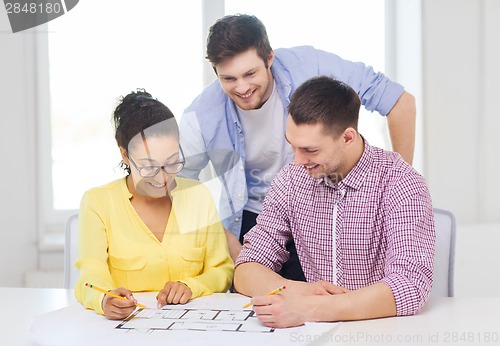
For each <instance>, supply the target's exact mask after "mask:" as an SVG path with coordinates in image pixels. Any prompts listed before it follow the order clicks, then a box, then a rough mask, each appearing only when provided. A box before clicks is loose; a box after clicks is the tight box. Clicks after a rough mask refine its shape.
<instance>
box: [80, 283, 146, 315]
mask: <svg viewBox="0 0 500 346" xmlns="http://www.w3.org/2000/svg"><path fill="white" fill-rule="evenodd" d="M85 286H87V287H90V288H93V289H95V290H98V291H99V292H102V293H104V294H107V295H108V296H111V297H114V298H118V299H121V300H128V298H126V297H122V296H119V295H118V294H114V293H111V292H110V291H106V290H105V289H102V288H100V287H97V286H95V285H92V284H89V283H88V282H87V283H85ZM135 305H137V306H138V307H140V308H142V309H147V307H146V305H143V304H139V303H135Z"/></svg>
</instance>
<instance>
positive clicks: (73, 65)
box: [48, 0, 203, 211]
mask: <svg viewBox="0 0 500 346" xmlns="http://www.w3.org/2000/svg"><path fill="white" fill-rule="evenodd" d="M48 32H49V34H48V58H49V71H50V74H49V81H50V83H49V85H50V121H51V139H50V142H51V143H50V148H51V149H50V153H49V155H48V159H49V160H50V161H51V163H52V167H51V172H50V173H49V176H51V179H50V180H51V185H52V191H51V192H52V201H48V204H49V205H50V207H52V208H53V209H54V210H56V211H58V210H66V209H77V208H78V207H79V203H80V198H81V196H82V194H83V192H84V191H85V190H87V189H89V188H91V187H94V186H98V185H102V184H105V183H107V182H109V181H111V180H113V179H117V178H118V177H120V176H123V174H122V172H121V171H120V170H119V169H117V168H116V167H117V165H118V164H119V162H120V161H121V158H120V155H119V150H118V148H117V146H116V142H115V140H114V132H113V127H112V122H111V116H112V111H113V109H114V107H115V106H116V102H117V101H118V97H119V96H121V95H125V94H127V93H129V92H130V91H133V90H135V89H136V88H145V89H146V90H147V91H148V92H150V93H151V94H152V95H153V96H154V97H156V98H158V99H159V100H160V101H162V102H163V103H165V104H166V105H167V106H168V107H169V108H170V109H171V110H172V112H173V113H174V114H175V115H176V116H179V117H180V115H181V114H182V111H183V109H184V108H185V107H186V106H187V105H189V103H190V102H191V101H192V99H193V98H194V97H195V96H196V94H198V93H199V92H200V90H201V88H202V77H201V70H202V62H203V38H202V34H201V33H202V29H201V1H189V2H184V1H175V2H171V1H154V0H147V1H144V0H143V1H140V2H139V1H123V0H107V1H98V0H87V1H80V2H79V4H78V6H77V7H75V9H74V10H72V11H70V12H68V14H66V15H65V16H63V17H61V18H59V19H57V20H54V21H51V22H49V24H48ZM50 161H49V162H50Z"/></svg>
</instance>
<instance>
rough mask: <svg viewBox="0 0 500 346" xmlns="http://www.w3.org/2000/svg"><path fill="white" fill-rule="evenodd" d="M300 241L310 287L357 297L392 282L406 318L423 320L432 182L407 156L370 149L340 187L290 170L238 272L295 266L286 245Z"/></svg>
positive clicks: (248, 241) (249, 239) (275, 187)
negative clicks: (248, 265)
mask: <svg viewBox="0 0 500 346" xmlns="http://www.w3.org/2000/svg"><path fill="white" fill-rule="evenodd" d="M336 203H337V204H338V207H337V208H338V210H337V220H336V227H335V234H334V232H333V231H332V230H333V225H334V222H335V220H333V210H334V205H335V204H336ZM334 236H335V239H336V242H335V243H336V251H335V255H336V263H337V265H336V269H337V273H336V277H335V280H334V278H333V275H334V270H333V263H334V261H333V255H334V251H333V237H334ZM292 237H293V239H294V240H295V244H296V247H297V253H298V256H299V260H300V263H301V265H302V268H303V270H304V274H305V276H306V279H307V281H308V282H315V281H318V280H326V281H329V282H336V283H337V284H338V285H340V286H343V287H346V288H348V289H351V290H353V289H358V288H361V287H365V286H368V285H371V284H374V283H377V282H380V281H382V282H385V283H386V284H387V285H388V286H389V287H390V288H391V289H392V292H393V294H394V298H395V301H396V306H397V314H398V315H400V316H401V315H411V314H414V313H416V312H417V311H418V310H420V308H421V307H422V306H423V305H424V303H425V302H426V300H427V298H428V296H429V293H430V290H431V288H432V272H433V263H434V244H435V230H434V215H433V210H432V203H431V198H430V194H429V190H428V188H427V185H426V183H425V180H424V178H423V177H422V176H421V175H420V174H419V173H418V172H417V171H415V170H414V169H413V168H412V167H411V166H410V165H408V164H406V163H405V162H404V161H403V159H402V158H401V157H400V155H399V154H396V153H392V152H387V151H384V150H382V149H379V148H375V147H372V146H370V145H368V143H366V142H365V151H364V153H363V155H362V157H361V159H360V161H359V162H358V163H357V165H356V166H355V167H354V168H353V169H352V170H351V172H350V173H349V174H348V175H347V176H346V177H345V178H344V179H343V180H341V181H340V182H339V183H338V184H336V185H334V184H333V183H332V182H331V181H330V180H329V179H313V178H311V177H310V176H309V175H308V174H307V172H306V170H305V169H304V168H303V167H302V166H294V165H293V164H289V165H287V166H285V167H284V168H283V169H282V170H281V171H280V172H279V173H278V175H277V176H276V178H275V179H274V180H273V183H272V185H271V188H270V190H269V192H268V194H267V196H266V199H265V201H264V205H263V210H262V213H261V214H260V215H259V217H258V218H257V225H256V226H255V227H254V228H253V229H252V230H251V231H250V232H248V233H247V235H246V236H245V242H244V245H243V250H242V252H241V254H240V256H239V258H238V260H237V262H236V265H238V264H240V263H244V262H258V263H261V264H263V265H265V266H266V267H269V268H270V269H272V270H274V271H276V272H277V271H279V270H280V268H281V266H282V264H283V263H284V262H285V261H287V259H288V258H289V253H288V252H287V251H286V249H285V244H286V242H287V240H288V239H290V238H292Z"/></svg>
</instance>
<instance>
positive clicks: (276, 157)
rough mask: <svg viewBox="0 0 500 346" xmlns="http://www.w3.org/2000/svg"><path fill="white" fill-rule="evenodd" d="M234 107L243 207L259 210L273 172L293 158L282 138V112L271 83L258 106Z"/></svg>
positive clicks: (284, 120)
mask: <svg viewBox="0 0 500 346" xmlns="http://www.w3.org/2000/svg"><path fill="white" fill-rule="evenodd" d="M237 109H238V117H239V119H240V123H241V126H242V130H243V136H244V138H245V153H246V160H245V171H246V172H245V173H246V180H247V186H248V202H247V204H246V205H245V210H248V211H251V212H254V213H257V214H260V212H261V211H262V202H263V201H264V197H265V196H266V194H267V191H268V190H269V186H270V184H271V181H272V180H273V178H274V176H275V175H276V173H278V171H279V170H280V169H281V168H282V167H283V166H284V165H285V164H287V163H289V162H291V161H292V160H293V152H292V148H291V147H290V145H289V144H288V142H287V141H286V140H285V127H286V115H285V114H284V109H283V103H282V102H281V99H280V97H279V95H278V93H277V92H276V85H275V83H273V92H272V94H271V96H270V97H269V99H268V100H267V101H266V102H265V103H264V105H262V107H261V108H259V109H252V110H242V109H240V108H238V107H237Z"/></svg>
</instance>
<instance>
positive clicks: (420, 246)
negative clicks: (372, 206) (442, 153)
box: [381, 182, 436, 316]
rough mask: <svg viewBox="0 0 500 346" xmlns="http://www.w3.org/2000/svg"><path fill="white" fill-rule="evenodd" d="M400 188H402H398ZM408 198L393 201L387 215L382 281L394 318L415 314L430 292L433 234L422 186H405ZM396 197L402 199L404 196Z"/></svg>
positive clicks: (428, 204)
mask: <svg viewBox="0 0 500 346" xmlns="http://www.w3.org/2000/svg"><path fill="white" fill-rule="evenodd" d="M402 186H404V184H402ZM406 191H409V192H410V193H412V192H413V194H411V196H409V197H405V198H404V199H403V200H401V199H400V198H397V197H395V198H393V199H391V200H392V201H393V205H392V206H390V207H389V208H388V210H389V211H388V213H389V215H387V221H386V225H387V231H388V235H387V242H388V244H387V256H386V263H385V268H384V271H385V277H384V278H383V279H382V280H381V281H383V282H385V283H386V284H387V285H388V286H389V287H390V288H391V290H392V292H393V295H394V300H395V302H396V311H397V312H396V313H397V315H398V316H405V315H413V314H415V313H417V312H418V311H419V310H420V309H421V308H422V307H423V306H424V304H425V302H426V301H427V299H428V298H429V294H430V291H431V289H432V276H433V268H434V248H435V241H436V234H435V229H434V214H433V209H432V204H431V200H430V195H429V193H428V190H427V187H426V186H425V183H423V182H415V183H412V184H410V185H406ZM395 193H400V196H404V195H405V193H402V192H401V191H396V192H395Z"/></svg>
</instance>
